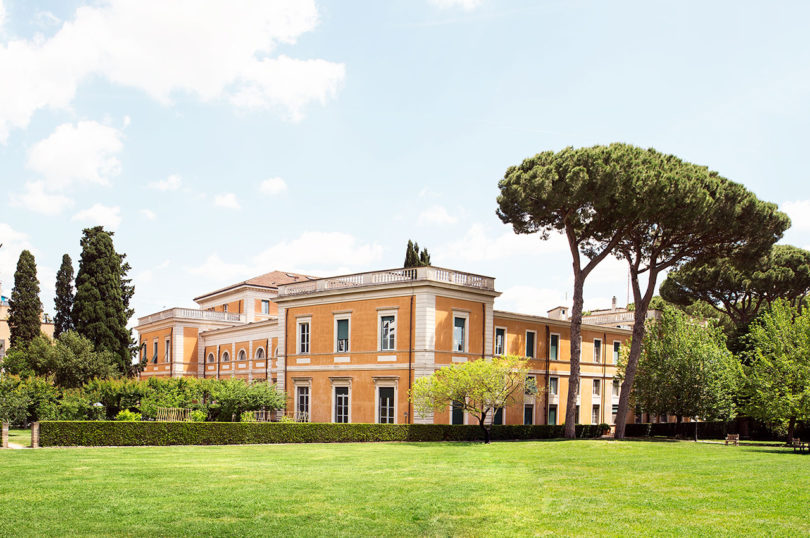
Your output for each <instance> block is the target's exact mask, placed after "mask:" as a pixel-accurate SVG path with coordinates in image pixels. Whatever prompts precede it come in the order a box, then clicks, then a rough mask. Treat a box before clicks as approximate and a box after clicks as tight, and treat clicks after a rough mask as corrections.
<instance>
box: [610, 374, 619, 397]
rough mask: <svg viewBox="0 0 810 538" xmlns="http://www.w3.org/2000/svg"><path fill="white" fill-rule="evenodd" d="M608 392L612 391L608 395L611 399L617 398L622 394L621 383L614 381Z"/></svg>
mask: <svg viewBox="0 0 810 538" xmlns="http://www.w3.org/2000/svg"><path fill="white" fill-rule="evenodd" d="M610 390H611V391H612V392H611V393H610V395H611V396H612V397H613V398H618V397H619V396H620V395H621V393H622V384H621V382H619V380H618V379H614V380H613V383H612V384H611V389H610Z"/></svg>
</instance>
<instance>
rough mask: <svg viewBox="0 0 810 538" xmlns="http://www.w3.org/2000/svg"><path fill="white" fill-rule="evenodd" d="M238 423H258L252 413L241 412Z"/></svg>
mask: <svg viewBox="0 0 810 538" xmlns="http://www.w3.org/2000/svg"><path fill="white" fill-rule="evenodd" d="M239 422H258V421H257V420H256V415H254V414H253V412H252V411H243V412H242V414H241V415H239Z"/></svg>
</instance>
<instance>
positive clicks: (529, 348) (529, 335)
mask: <svg viewBox="0 0 810 538" xmlns="http://www.w3.org/2000/svg"><path fill="white" fill-rule="evenodd" d="M536 336H537V333H535V332H534V331H526V356H527V357H529V358H534V342H535V339H536Z"/></svg>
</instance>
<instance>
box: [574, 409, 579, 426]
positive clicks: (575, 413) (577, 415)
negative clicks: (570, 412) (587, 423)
mask: <svg viewBox="0 0 810 538" xmlns="http://www.w3.org/2000/svg"><path fill="white" fill-rule="evenodd" d="M574 424H579V406H577V407H576V409H574Z"/></svg>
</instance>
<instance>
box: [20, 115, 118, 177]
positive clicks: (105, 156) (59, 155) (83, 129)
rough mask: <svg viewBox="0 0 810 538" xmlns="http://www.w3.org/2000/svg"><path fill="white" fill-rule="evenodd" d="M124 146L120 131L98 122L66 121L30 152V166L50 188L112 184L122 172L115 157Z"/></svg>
mask: <svg viewBox="0 0 810 538" xmlns="http://www.w3.org/2000/svg"><path fill="white" fill-rule="evenodd" d="M122 148H123V143H122V142H121V132H120V131H118V130H117V129H114V128H112V127H108V126H106V125H102V124H100V123H97V122H95V121H80V122H78V123H77V124H76V125H73V124H70V123H65V124H62V125H60V126H59V127H57V128H56V129H55V130H54V132H53V133H51V135H50V136H48V138H45V139H44V140H40V141H39V142H37V143H36V144H35V145H34V146H33V147H32V148H31V150H30V151H29V152H28V163H27V165H28V168H30V169H31V170H33V171H34V172H36V173H38V174H39V175H40V176H41V177H42V179H43V181H44V182H45V184H46V186H47V187H48V188H49V189H54V190H61V189H65V188H67V187H69V186H71V185H72V184H74V183H78V184H81V183H89V184H98V185H107V184H109V178H110V177H112V176H115V175H117V174H119V173H120V171H121V162H120V161H119V160H118V158H117V157H116V156H115V155H116V154H117V153H119V152H120V151H121V149H122Z"/></svg>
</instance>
